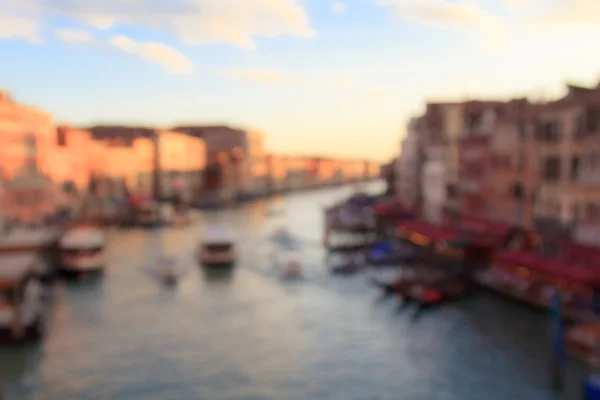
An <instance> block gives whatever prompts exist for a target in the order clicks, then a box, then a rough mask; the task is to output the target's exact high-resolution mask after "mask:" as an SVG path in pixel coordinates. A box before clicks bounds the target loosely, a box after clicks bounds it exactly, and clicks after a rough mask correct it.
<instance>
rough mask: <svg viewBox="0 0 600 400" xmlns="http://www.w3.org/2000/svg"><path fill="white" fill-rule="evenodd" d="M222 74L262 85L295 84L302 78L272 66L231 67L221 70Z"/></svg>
mask: <svg viewBox="0 0 600 400" xmlns="http://www.w3.org/2000/svg"><path fill="white" fill-rule="evenodd" d="M219 73H220V74H221V75H224V76H228V77H232V78H235V79H238V80H242V81H246V82H250V83H257V84H261V85H271V86H281V85H295V84H298V83H300V82H301V81H302V80H301V79H300V78H298V77H297V76H295V75H293V74H288V73H284V72H280V71H276V70H273V69H270V68H229V69H223V70H221V71H219Z"/></svg>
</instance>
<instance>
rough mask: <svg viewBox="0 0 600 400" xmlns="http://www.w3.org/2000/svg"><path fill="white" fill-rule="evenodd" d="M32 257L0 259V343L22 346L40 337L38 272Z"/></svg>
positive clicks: (42, 321)
mask: <svg viewBox="0 0 600 400" xmlns="http://www.w3.org/2000/svg"><path fill="white" fill-rule="evenodd" d="M42 268H43V261H42V260H41V259H40V258H39V257H38V256H37V255H36V254H33V253H30V252H29V253H26V252H22V253H12V254H3V255H0V340H1V341H4V342H24V341H30V340H37V339H39V338H40V337H41V336H43V334H44V325H45V313H44V307H43V298H42V294H43V290H42V284H41V282H40V280H39V277H38V275H39V271H40V270H41V269H42Z"/></svg>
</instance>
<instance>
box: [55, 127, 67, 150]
mask: <svg viewBox="0 0 600 400" xmlns="http://www.w3.org/2000/svg"><path fill="white" fill-rule="evenodd" d="M66 136H67V135H65V130H64V129H62V128H58V129H57V130H56V144H57V145H58V146H66V145H67V137H66Z"/></svg>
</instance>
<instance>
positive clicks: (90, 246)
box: [59, 227, 106, 275]
mask: <svg viewBox="0 0 600 400" xmlns="http://www.w3.org/2000/svg"><path fill="white" fill-rule="evenodd" d="M105 244H106V237H105V234H104V231H103V230H102V229H99V228H94V227H77V228H73V229H71V230H69V231H67V232H66V233H65V234H64V236H63V237H62V238H61V239H60V241H59V254H60V265H59V269H60V271H61V272H63V273H65V274H67V275H81V274H92V273H99V272H102V271H104V267H105V263H106V256H105Z"/></svg>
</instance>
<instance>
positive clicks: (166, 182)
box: [140, 130, 206, 203]
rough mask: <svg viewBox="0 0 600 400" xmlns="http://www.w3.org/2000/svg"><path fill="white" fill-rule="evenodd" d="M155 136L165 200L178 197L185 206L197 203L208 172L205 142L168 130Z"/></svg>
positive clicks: (160, 181)
mask: <svg viewBox="0 0 600 400" xmlns="http://www.w3.org/2000/svg"><path fill="white" fill-rule="evenodd" d="M155 135H156V136H155V139H154V141H155V143H154V149H155V150H154V151H156V152H157V153H158V154H157V155H155V157H158V161H157V168H158V169H159V171H160V172H159V184H160V193H161V196H162V197H163V198H165V199H172V198H175V197H178V198H180V199H181V200H182V201H183V202H184V203H191V202H193V201H194V200H195V199H197V198H198V197H200V196H201V193H202V185H203V174H204V170H205V168H206V146H205V143H204V140H203V139H200V138H197V137H194V136H190V135H187V134H184V133H180V132H176V131H168V130H160V131H156V134H155ZM142 155H143V154H140V156H142Z"/></svg>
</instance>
